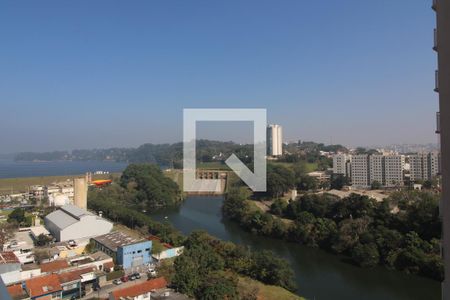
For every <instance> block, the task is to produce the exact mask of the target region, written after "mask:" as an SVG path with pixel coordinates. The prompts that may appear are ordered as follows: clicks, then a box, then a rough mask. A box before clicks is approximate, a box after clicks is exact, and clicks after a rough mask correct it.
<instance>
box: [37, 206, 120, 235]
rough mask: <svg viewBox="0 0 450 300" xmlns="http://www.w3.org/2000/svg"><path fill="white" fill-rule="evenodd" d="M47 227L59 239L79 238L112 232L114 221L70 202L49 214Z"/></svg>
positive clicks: (46, 220)
mask: <svg viewBox="0 0 450 300" xmlns="http://www.w3.org/2000/svg"><path fill="white" fill-rule="evenodd" d="M44 222H45V227H46V228H47V229H48V231H49V232H50V233H51V234H52V235H53V237H55V239H56V240H57V241H60V242H61V241H68V240H77V239H83V238H87V237H92V236H96V235H102V234H106V233H108V232H110V231H111V230H112V228H113V223H111V222H109V221H107V220H105V219H103V218H102V217H100V216H97V215H95V214H93V213H91V212H89V211H87V210H84V209H81V208H79V207H76V206H74V205H71V204H68V205H64V206H62V207H60V208H59V209H58V210H56V211H54V212H52V213H50V214H48V215H47V216H46V217H45V219H44Z"/></svg>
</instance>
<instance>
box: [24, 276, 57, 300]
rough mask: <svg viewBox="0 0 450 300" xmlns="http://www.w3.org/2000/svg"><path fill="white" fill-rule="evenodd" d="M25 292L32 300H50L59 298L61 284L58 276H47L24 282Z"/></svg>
mask: <svg viewBox="0 0 450 300" xmlns="http://www.w3.org/2000/svg"><path fill="white" fill-rule="evenodd" d="M25 291H26V292H27V293H28V295H29V296H30V298H31V299H32V300H34V299H39V300H50V299H55V298H56V299H58V298H61V291H62V288H61V283H60V281H59V278H58V275H56V274H49V275H44V276H39V277H34V278H31V279H29V280H26V281H25Z"/></svg>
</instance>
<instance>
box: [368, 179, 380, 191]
mask: <svg viewBox="0 0 450 300" xmlns="http://www.w3.org/2000/svg"><path fill="white" fill-rule="evenodd" d="M370 189H372V190H379V189H381V183H380V182H379V181H376V180H374V181H372V183H371V184H370Z"/></svg>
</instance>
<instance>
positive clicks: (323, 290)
mask: <svg viewBox="0 0 450 300" xmlns="http://www.w3.org/2000/svg"><path fill="white" fill-rule="evenodd" d="M222 201H223V198H222V197H210V196H198V197H188V198H187V199H186V201H185V202H184V203H183V204H182V205H181V207H179V208H171V209H166V210H163V211H159V212H157V213H153V214H151V216H153V217H154V219H155V220H158V221H165V220H166V221H169V222H170V223H172V224H173V225H174V226H175V227H176V228H178V229H179V230H180V231H182V232H183V233H185V234H189V233H190V232H192V231H193V230H197V229H203V230H206V231H207V232H209V233H210V234H211V235H214V236H216V237H218V238H220V239H223V240H229V241H232V242H235V243H239V244H244V245H247V246H250V247H251V248H253V249H269V250H272V251H274V252H275V253H276V254H278V255H279V256H282V257H283V258H285V259H287V260H288V261H289V264H290V265H291V266H292V268H293V270H294V272H295V281H296V282H297V286H298V294H299V295H301V296H304V297H306V298H308V299H317V300H321V299H367V300H371V299H373V300H375V299H377V300H379V299H383V300H386V299H405V300H406V299H407V300H411V299H440V294H441V293H440V292H441V290H440V283H439V282H437V281H434V280H430V279H427V278H422V277H419V276H413V275H408V274H405V273H402V272H398V271H389V270H387V269H384V268H382V267H377V268H374V269H362V268H359V267H356V266H353V265H351V264H349V263H346V262H344V261H343V258H342V257H339V256H336V255H333V254H329V253H326V252H324V251H322V250H319V249H312V248H308V247H304V246H301V245H298V244H294V243H288V242H284V241H280V240H275V239H270V238H266V237H261V236H254V235H252V234H250V233H248V232H246V231H244V230H242V229H240V228H239V226H238V225H237V224H235V223H234V222H231V221H228V220H225V219H223V218H222V213H221V206H222ZM166 217H167V219H166Z"/></svg>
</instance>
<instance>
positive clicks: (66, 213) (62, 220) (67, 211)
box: [45, 204, 95, 229]
mask: <svg viewBox="0 0 450 300" xmlns="http://www.w3.org/2000/svg"><path fill="white" fill-rule="evenodd" d="M84 216H95V215H94V214H93V213H91V212H89V211H87V210H84V209H81V208H79V207H76V206H75V205H72V204H66V205H63V206H61V207H60V208H59V209H58V210H56V211H54V212H52V213H50V214H48V215H47V216H46V217H45V218H46V219H47V220H49V221H50V222H52V223H53V224H55V225H56V226H57V227H58V228H60V229H64V228H66V227H68V226H70V225H72V224H74V223H76V222H78V221H80V219H81V218H82V217H84Z"/></svg>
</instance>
